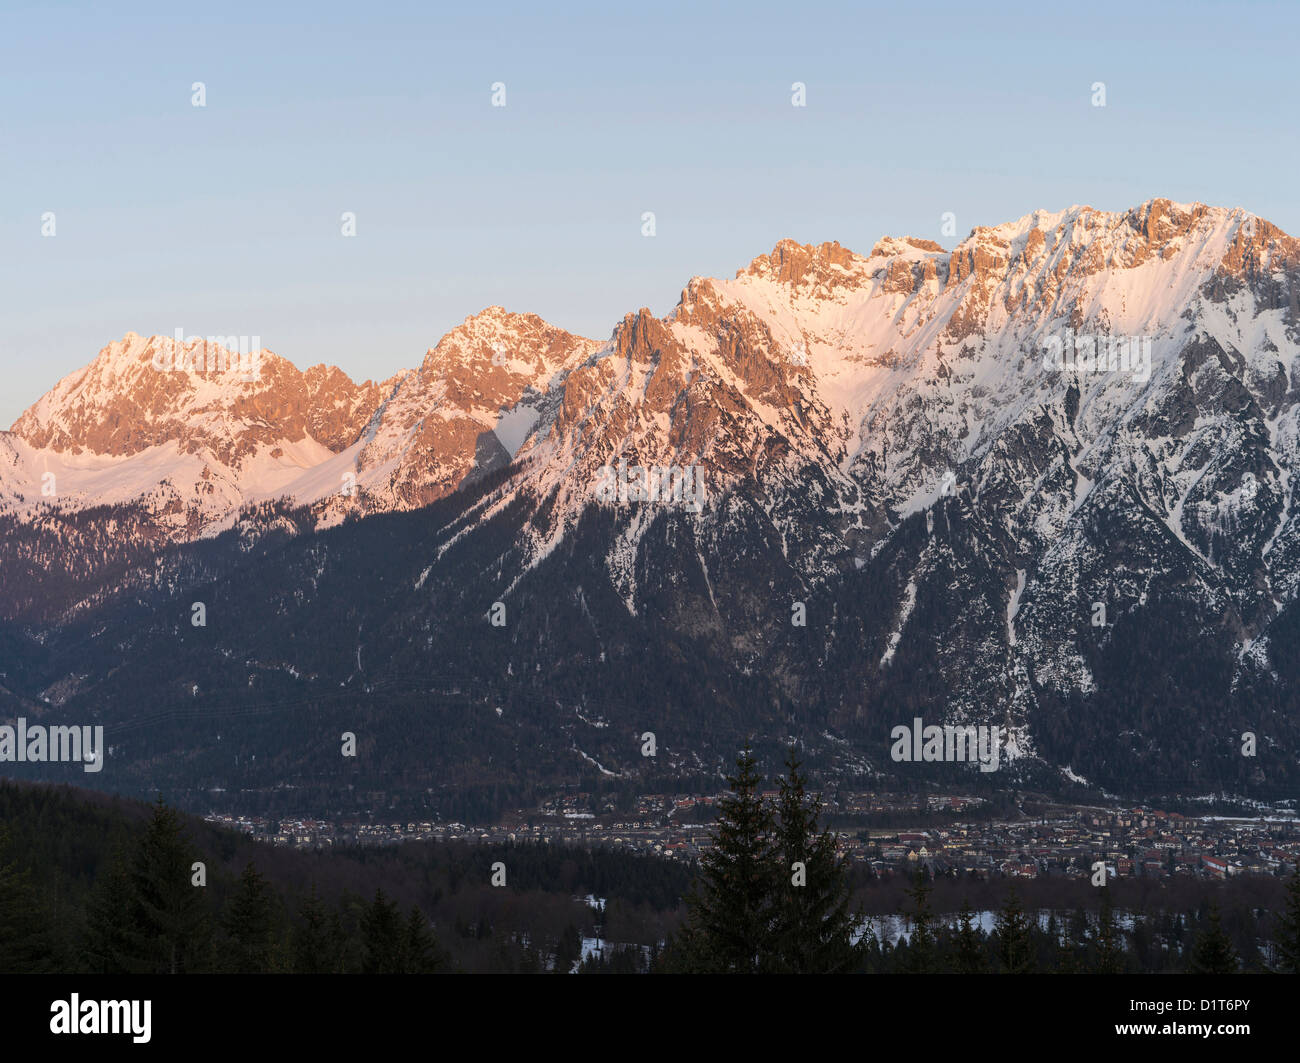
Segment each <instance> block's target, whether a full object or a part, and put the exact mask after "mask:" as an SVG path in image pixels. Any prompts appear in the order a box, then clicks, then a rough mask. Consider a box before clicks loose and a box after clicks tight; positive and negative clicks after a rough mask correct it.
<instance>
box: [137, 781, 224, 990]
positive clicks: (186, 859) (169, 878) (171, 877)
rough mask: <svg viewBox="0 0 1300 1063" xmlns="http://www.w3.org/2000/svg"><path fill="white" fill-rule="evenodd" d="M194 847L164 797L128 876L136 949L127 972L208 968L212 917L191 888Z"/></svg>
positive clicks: (199, 892) (204, 899) (196, 890)
mask: <svg viewBox="0 0 1300 1063" xmlns="http://www.w3.org/2000/svg"><path fill="white" fill-rule="evenodd" d="M195 855H196V854H195V851H194V847H193V846H192V845H191V844H190V840H189V838H188V836H187V835H186V834H185V830H184V826H183V824H182V823H181V819H180V816H178V815H177V814H176V812H175V811H174V810H172V809H170V808H168V807H167V806H166V805H165V804H163V799H162V797H161V796H160V797H159V798H158V800H157V801H156V802H155V804H154V806H153V816H152V818H151V819H150V821H149V825H148V826H147V827H146V828H145V832H144V837H143V838H141V840H140V843H139V845H138V846H137V848H136V851H135V854H134V856H133V859H132V861H131V865H130V869H129V871H128V873H127V879H128V883H129V887H128V888H129V894H130V897H129V904H130V907H131V911H132V918H131V920H130V926H131V931H132V934H133V936H134V939H135V940H134V944H135V947H134V948H133V949H132V950H131V954H130V955H129V956H126V957H123V959H124V960H125V961H126V966H127V969H128V970H131V971H135V972H142V973H150V974H184V973H191V972H194V971H202V970H205V969H207V967H208V966H209V960H210V957H209V948H210V943H211V935H212V928H211V917H210V913H209V909H208V901H207V897H206V896H205V895H204V889H203V888H202V887H198V886H195V885H193V884H192V876H193V867H192V865H193V864H194V862H195Z"/></svg>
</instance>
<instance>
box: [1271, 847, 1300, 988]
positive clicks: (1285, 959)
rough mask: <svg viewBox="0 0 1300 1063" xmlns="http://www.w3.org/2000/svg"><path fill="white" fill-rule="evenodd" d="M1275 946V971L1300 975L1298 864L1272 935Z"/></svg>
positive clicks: (1299, 872) (1299, 864)
mask: <svg viewBox="0 0 1300 1063" xmlns="http://www.w3.org/2000/svg"><path fill="white" fill-rule="evenodd" d="M1273 938H1274V944H1275V946H1276V953H1277V960H1276V963H1275V968H1276V970H1277V971H1278V972H1279V973H1281V974H1300V863H1297V864H1296V869H1295V874H1294V875H1292V876H1291V880H1290V881H1289V882H1288V883H1287V887H1286V908H1285V910H1284V911H1283V912H1282V915H1281V916H1280V917H1279V919H1278V926H1277V930H1276V932H1275V933H1274V935H1273Z"/></svg>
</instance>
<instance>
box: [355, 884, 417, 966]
mask: <svg viewBox="0 0 1300 1063" xmlns="http://www.w3.org/2000/svg"><path fill="white" fill-rule="evenodd" d="M405 930H406V928H405V926H404V925H403V923H402V916H401V912H400V911H399V909H398V907H397V902H396V901H390V900H389V899H388V898H387V897H385V896H384V891H383V890H381V889H377V890H375V899H374V900H373V901H372V902H371V903H370V904H369V905H368V906H367V907H366V909H365V911H364V912H363V913H362V916H361V943H362V948H363V956H364V959H363V960H362V967H361V970H362V972H363V973H365V974H401V973H402V970H403V967H404V960H405V958H406V956H405V952H406V934H405Z"/></svg>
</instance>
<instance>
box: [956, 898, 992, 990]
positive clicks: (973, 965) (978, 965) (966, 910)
mask: <svg viewBox="0 0 1300 1063" xmlns="http://www.w3.org/2000/svg"><path fill="white" fill-rule="evenodd" d="M973 915H974V913H973V912H972V911H971V906H970V901H969V900H965V899H963V900H962V902H961V911H960V912H959V913H958V915H957V953H956V957H955V961H956V968H957V973H958V974H987V973H988V969H989V961H988V954H987V953H986V952H985V951H984V934H983V932H982V931H981V930H980V929H979V928H978V927H977V926H975V923H974V919H973V918H972V916H973Z"/></svg>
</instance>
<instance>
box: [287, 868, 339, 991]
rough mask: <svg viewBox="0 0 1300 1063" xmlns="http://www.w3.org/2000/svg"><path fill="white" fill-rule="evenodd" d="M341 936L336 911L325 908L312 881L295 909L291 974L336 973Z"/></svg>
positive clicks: (337, 970)
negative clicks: (296, 918)
mask: <svg viewBox="0 0 1300 1063" xmlns="http://www.w3.org/2000/svg"><path fill="white" fill-rule="evenodd" d="M341 938H342V927H341V926H340V925H339V921H338V913H337V912H330V910H329V909H328V908H326V907H325V904H324V902H322V901H321V899H320V896H319V895H318V894H317V892H316V884H315V883H314V882H313V883H312V887H311V892H310V893H309V894H308V895H307V898H306V899H305V900H304V901H303V902H302V904H301V905H300V906H299V908H298V922H297V924H296V925H295V926H294V928H293V936H292V939H291V940H292V946H291V948H292V953H293V970H294V973H295V974H337V973H338V972H339V970H340V966H341V955H340V952H341Z"/></svg>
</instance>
